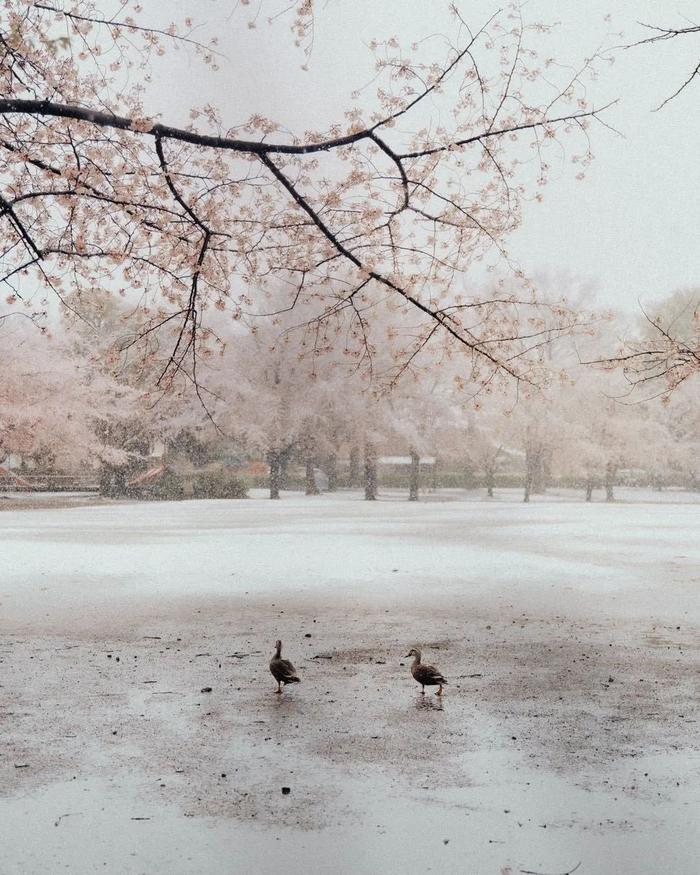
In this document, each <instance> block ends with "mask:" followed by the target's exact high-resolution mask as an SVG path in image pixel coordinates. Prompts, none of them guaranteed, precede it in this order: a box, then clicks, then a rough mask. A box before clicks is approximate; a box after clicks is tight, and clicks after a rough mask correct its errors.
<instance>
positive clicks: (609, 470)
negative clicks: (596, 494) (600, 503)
mask: <svg viewBox="0 0 700 875" xmlns="http://www.w3.org/2000/svg"><path fill="white" fill-rule="evenodd" d="M615 473H616V470H615V466H614V465H613V463H612V462H608V464H607V465H606V466H605V500H606V501H615V495H614V493H613V487H614V485H615Z"/></svg>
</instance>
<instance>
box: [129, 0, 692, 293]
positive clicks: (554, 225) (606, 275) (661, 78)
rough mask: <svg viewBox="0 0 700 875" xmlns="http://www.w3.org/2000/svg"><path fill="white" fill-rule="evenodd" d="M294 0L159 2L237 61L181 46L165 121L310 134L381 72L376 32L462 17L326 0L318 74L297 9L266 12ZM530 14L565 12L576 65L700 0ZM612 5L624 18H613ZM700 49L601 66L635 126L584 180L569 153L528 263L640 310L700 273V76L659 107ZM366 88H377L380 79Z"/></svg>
mask: <svg viewBox="0 0 700 875" xmlns="http://www.w3.org/2000/svg"><path fill="white" fill-rule="evenodd" d="M149 2H154V0H149ZM287 5H288V3H287V2H286V0H266V4H265V5H264V6H263V13H262V15H261V16H260V18H259V22H258V26H257V27H256V28H255V29H249V28H248V26H247V21H248V20H249V19H250V18H251V16H252V15H254V14H255V10H256V9H257V7H258V0H252V2H251V4H250V5H249V6H246V7H240V6H239V7H238V8H236V6H237V4H236V2H235V0H230V2H229V0H198V2H196V3H194V2H192V0H166V2H164V3H162V4H161V3H159V4H158V6H159V8H158V13H159V14H166V15H168V16H169V17H170V18H171V19H178V18H179V19H181V18H183V17H184V16H185V15H188V14H189V15H192V16H193V17H194V18H195V19H196V21H197V22H200V23H202V24H203V28H202V31H201V33H202V36H204V35H206V34H207V33H212V32H214V33H217V34H218V36H219V39H220V42H221V49H222V51H223V53H224V55H225V56H226V59H225V60H224V61H223V62H222V64H221V70H220V71H219V72H218V73H211V72H208V71H206V70H205V69H204V68H203V67H202V66H200V64H199V63H198V62H197V61H196V60H195V59H188V58H187V57H186V55H184V54H182V53H180V54H179V55H175V56H172V55H171V56H170V57H169V59H168V60H167V61H166V62H164V68H163V70H162V71H161V73H160V75H159V77H158V82H157V84H156V87H155V88H156V93H155V94H154V95H153V98H154V105H153V107H151V106H149V110H150V109H158V110H159V111H161V114H162V117H163V120H164V121H171V122H173V123H185V122H186V121H187V112H188V110H189V108H190V106H192V105H202V104H204V103H206V102H211V103H213V104H215V105H217V106H218V107H220V108H221V110H222V114H223V118H224V124H225V126H226V127H228V126H233V125H236V124H239V123H240V122H242V121H244V120H245V119H246V118H247V117H248V116H249V115H251V114H252V113H253V112H260V113H262V114H263V115H266V116H268V117H270V118H272V119H273V120H275V121H279V122H281V123H282V124H284V125H286V126H287V127H288V128H289V129H290V130H292V131H294V132H295V133H296V134H298V135H303V133H304V131H305V130H312V129H323V128H325V127H327V126H328V125H329V124H331V123H333V122H335V121H340V122H342V121H343V111H344V110H345V109H346V108H347V107H348V106H349V104H350V102H351V101H350V98H349V95H350V92H351V91H352V90H354V89H355V88H358V87H362V86H363V85H365V84H367V83H368V81H369V80H370V79H371V76H372V63H373V59H372V55H371V53H370V51H369V50H368V49H367V48H366V44H367V43H369V41H370V40H371V39H372V38H377V39H384V38H388V37H390V36H392V35H396V36H397V37H399V39H400V40H401V41H402V42H404V41H406V42H410V41H411V40H414V39H417V38H421V37H424V36H426V35H429V34H431V33H436V32H437V33H439V32H441V33H448V32H449V29H450V23H449V22H450V19H449V18H448V17H447V15H446V14H444V9H445V5H446V4H445V3H443V2H442V0H382V2H379V0H327V2H325V3H324V2H322V0H318V6H319V13H318V15H317V20H316V34H315V42H314V49H313V53H312V56H311V59H310V61H309V68H310V69H309V71H308V72H304V71H302V70H301V69H300V68H301V64H302V63H303V61H304V58H303V55H302V54H301V53H300V50H299V49H295V48H294V47H293V45H292V40H291V38H290V34H289V30H288V24H289V19H285V20H283V21H281V22H278V23H277V24H276V25H275V26H273V27H270V26H269V25H268V24H267V23H266V16H267V15H269V13H270V11H271V10H274V9H281V8H284V7H286V6H287ZM459 5H460V9H461V11H462V12H463V14H464V15H465V17H466V18H467V19H468V21H469V22H470V24H473V25H474V26H476V27H478V26H479V25H480V24H481V23H482V22H483V21H484V20H485V18H487V17H488V15H490V14H491V13H492V12H493V11H495V9H497V8H498V6H497V4H496V3H495V2H491V0H469V2H462V3H461V4H459ZM146 6H148V2H147V3H146ZM152 9H153V7H152ZM524 12H525V16H526V18H527V20H529V21H532V22H536V21H542V22H545V23H554V22H561V27H560V29H559V31H558V33H557V35H556V36H555V37H553V38H552V39H553V43H554V46H555V50H556V55H557V59H558V60H560V61H563V62H570V63H572V64H576V63H579V62H580V61H581V60H582V58H583V57H585V56H586V55H587V54H591V53H592V52H593V51H594V50H595V49H596V48H598V47H599V46H601V45H603V46H614V45H617V44H620V43H621V42H629V41H633V40H634V39H638V38H640V37H641V36H643V35H644V34H645V32H644V31H643V29H642V28H641V27H640V26H639V24H638V23H637V22H639V21H644V22H648V23H652V24H654V23H658V24H663V25H670V26H675V25H680V26H683V25H684V24H687V23H688V19H691V20H692V19H694V20H695V21H700V0H614V2H607V3H606V2H602V0H588V2H587V3H580V2H578V0H558V2H557V0H531V2H529V3H527V4H526V5H525V7H524ZM607 14H611V15H612V21H605V20H604V16H606V15H607ZM621 33H622V36H620V34H621ZM698 56H700V40H698V39H697V38H694V37H689V38H685V39H684V40H674V41H672V42H669V43H668V44H665V45H658V46H656V47H644V48H637V49H633V50H629V51H619V52H617V53H616V57H617V60H616V63H615V64H614V65H613V66H607V65H603V66H602V67H601V77H600V79H599V81H598V82H597V83H594V84H593V85H592V87H591V89H590V92H589V97H590V98H592V99H593V102H594V103H595V104H596V105H601V104H603V103H605V102H607V101H608V100H609V99H611V98H618V97H619V98H620V102H619V103H618V104H617V105H616V106H615V107H614V108H612V109H611V110H610V111H609V112H608V114H607V115H606V119H607V120H608V121H609V122H610V123H611V124H613V125H614V126H615V127H616V128H617V129H618V130H619V131H621V133H622V134H623V136H622V137H618V136H615V135H614V134H612V133H610V132H608V131H606V130H604V129H602V128H598V129H595V130H594V132H593V151H594V154H595V156H596V160H595V161H594V163H593V165H592V166H591V167H590V168H589V169H588V171H587V177H586V179H585V180H584V181H583V182H578V181H576V180H575V178H574V175H575V172H576V170H575V168H573V167H572V166H571V165H570V164H568V163H566V164H563V165H562V167H561V168H560V169H558V170H557V172H555V173H554V175H553V178H552V181H551V183H550V184H549V186H548V187H547V189H546V191H545V200H544V202H543V203H542V204H536V203H532V204H528V205H527V207H526V209H525V214H524V222H523V226H522V228H521V229H520V230H519V231H518V232H517V234H516V235H515V236H514V237H513V238H512V239H511V241H510V250H511V253H512V254H513V255H514V256H515V257H516V258H517V260H518V261H519V262H520V263H521V264H522V265H523V266H524V267H525V268H526V269H527V270H528V271H534V270H542V269H545V270H547V271H552V272H554V273H556V272H559V271H562V272H570V273H573V274H575V275H577V276H582V277H584V278H587V279H591V280H594V281H596V283H597V284H598V285H599V287H600V301H601V302H602V303H603V304H604V305H606V306H610V307H619V308H623V309H627V310H633V309H635V308H636V305H637V300H638V299H640V298H641V299H642V300H644V301H649V300H650V299H652V298H655V297H659V296H663V295H664V294H665V293H667V292H670V291H672V290H673V289H675V288H678V287H680V286H685V285H700V258H699V256H700V197H699V193H700V160H698V155H699V154H700V83H694V84H693V85H691V86H690V87H689V88H688V89H687V90H686V91H685V92H684V93H683V94H681V95H680V96H679V97H678V98H677V99H676V100H674V101H673V102H671V103H670V104H669V105H668V106H667V107H666V108H665V109H664V110H662V111H661V112H654V111H653V110H654V108H655V107H656V106H657V105H658V104H659V103H660V102H661V101H662V100H663V99H664V98H665V97H667V96H668V95H669V94H670V93H671V92H673V91H674V90H675V89H676V87H678V85H679V84H680V83H681V82H682V81H683V79H684V78H685V77H686V76H687V75H688V74H689V72H690V70H692V68H693V67H694V66H695V64H696V63H697V60H698ZM173 57H174V59H175V60H173ZM438 57H440V55H439V54H438ZM364 93H365V94H367V98H368V100H369V99H370V97H371V95H372V89H371V87H370V88H368V89H367V91H366V92H364Z"/></svg>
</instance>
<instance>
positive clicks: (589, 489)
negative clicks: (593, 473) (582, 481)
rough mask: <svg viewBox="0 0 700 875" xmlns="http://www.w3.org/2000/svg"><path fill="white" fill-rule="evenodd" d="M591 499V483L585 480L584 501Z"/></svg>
mask: <svg viewBox="0 0 700 875" xmlns="http://www.w3.org/2000/svg"><path fill="white" fill-rule="evenodd" d="M592 498H593V481H592V480H590V479H589V480H586V501H591V500H592Z"/></svg>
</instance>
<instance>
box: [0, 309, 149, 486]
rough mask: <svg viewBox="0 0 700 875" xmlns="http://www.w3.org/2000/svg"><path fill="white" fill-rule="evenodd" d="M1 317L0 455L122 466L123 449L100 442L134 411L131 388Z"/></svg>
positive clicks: (57, 342)
mask: <svg viewBox="0 0 700 875" xmlns="http://www.w3.org/2000/svg"><path fill="white" fill-rule="evenodd" d="M34 334H36V329H34V328H33V327H32V328H31V329H30V328H29V327H28V326H27V324H26V323H24V324H23V323H21V322H18V321H17V319H16V318H15V319H12V318H11V317H9V316H5V317H0V338H1V340H2V342H1V343H0V349H1V350H2V351H1V352H0V364H1V366H2V374H3V377H2V381H0V458H2V457H4V456H6V455H7V454H10V453H13V452H14V453H18V454H20V455H22V456H25V457H32V458H34V459H35V460H36V461H37V463H38V464H39V466H40V467H41V468H43V469H47V468H58V469H62V470H72V471H77V470H81V469H82V470H85V469H89V468H91V467H93V466H94V465H95V464H99V463H103V464H109V465H122V464H124V463H125V462H126V461H127V459H128V455H129V454H128V450H127V449H125V448H120V447H115V446H114V445H110V444H109V443H106V442H105V441H104V440H103V437H102V436H103V433H104V429H105V427H106V425H107V423H112V424H114V423H116V422H120V421H122V420H123V418H124V417H125V416H128V415H129V412H130V411H132V410H133V405H134V401H135V397H134V396H135V393H134V392H133V391H132V390H131V389H130V388H129V387H127V386H120V385H119V384H117V383H115V382H114V381H112V380H110V379H109V378H105V377H104V376H102V375H101V374H100V373H99V372H95V370H94V369H93V368H92V367H91V363H90V362H89V361H88V360H84V359H83V360H81V359H78V358H76V357H75V356H74V355H71V353H70V350H69V349H68V348H67V346H66V344H65V343H64V342H62V341H61V339H60V338H57V337H44V338H41V342H39V343H37V339H36V338H35V337H34V336H33V335H34Z"/></svg>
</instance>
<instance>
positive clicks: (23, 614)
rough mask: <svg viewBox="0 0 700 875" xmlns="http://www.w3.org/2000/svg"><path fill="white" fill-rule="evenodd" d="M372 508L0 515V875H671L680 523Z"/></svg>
mask: <svg viewBox="0 0 700 875" xmlns="http://www.w3.org/2000/svg"><path fill="white" fill-rule="evenodd" d="M399 497H400V496H399V494H398V493H394V494H390V495H387V496H386V499H387V500H383V501H379V502H376V503H367V502H363V501H362V500H361V499H360V496H359V494H347V493H345V494H338V495H333V496H330V495H326V496H319V497H313V498H305V497H303V496H299V495H291V496H286V497H285V498H284V499H283V500H282V501H280V502H270V501H265V500H263V499H262V498H261V497H260V496H257V495H256V496H254V497H253V498H251V499H250V500H248V501H238V502H235V501H231V502H228V501H197V502H194V501H192V502H182V503H153V504H150V503H149V504H147V503H141V504H107V505H96V506H89V507H68V508H64V509H54V508H51V509H27V510H7V511H5V512H3V513H1V514H0V555H1V556H2V575H0V733H1V735H0V847H1V848H2V850H1V852H0V853H1V855H2V857H1V861H2V862H0V872H2V873H3V875H5V873H6V872H7V873H13V875H14V873H21V875H33V873H54V872H59V871H65V872H70V873H88V872H97V871H100V872H107V873H115V875H117V873H119V875H121V873H142V872H143V873H149V875H151V873H213V875H218V873H231V872H236V873H238V872H241V873H256V875H257V873H261V875H265V873H272V872H279V871H284V872H285V873H288V875H297V873H309V872H314V873H331V872H332V873H336V875H345V873H347V875H365V873H367V875H370V873H372V875H374V873H379V872H382V873H409V875H410V873H423V872H429V871H432V872H435V873H464V875H472V873H494V875H499V873H501V872H508V871H512V873H513V875H515V873H518V872H520V871H525V870H530V871H535V872H543V873H556V872H565V871H567V870H570V869H572V868H573V867H574V866H575V865H576V864H577V863H579V862H580V864H581V865H580V867H579V868H578V869H577V872H579V873H581V875H607V873H610V875H628V873H629V875H647V873H648V875H652V873H653V875H658V873H662V872H669V873H670V872H673V873H674V875H685V873H687V875H694V873H696V872H697V871H698V864H697V860H698V858H700V824H699V822H698V818H697V810H698V805H699V803H700V736H699V734H698V726H699V725H700V724H699V723H698V721H699V720H700V695H699V693H700V671H699V668H700V666H699V664H698V663H699V647H700V638H699V636H698V631H699V629H700V600H699V599H698V590H699V589H700V544H699V540H698V537H697V532H698V524H699V523H700V507H698V497H697V496H696V495H692V494H681V493H662V494H661V495H659V494H657V493H652V492H641V491H638V490H623V491H620V492H619V497H620V499H621V500H620V501H618V502H617V503H615V504H612V505H607V504H604V503H600V502H596V503H593V504H589V505H586V504H584V503H583V502H581V501H580V500H576V501H575V500H573V499H574V498H575V496H574V494H573V493H567V492H560V493H555V494H551V495H548V496H546V497H537V498H536V499H535V500H533V502H532V503H531V504H529V505H524V504H522V503H521V502H520V501H519V500H518V498H519V496H518V494H517V493H516V492H515V491H514V492H506V493H503V492H502V493H500V494H499V495H498V496H497V498H496V500H494V501H488V500H485V499H484V498H483V496H482V495H481V494H478V493H462V492H459V491H454V492H448V491H445V492H440V493H435V494H428V495H426V499H427V500H426V501H424V502H420V503H418V504H412V503H408V502H405V501H399V500H398V499H399ZM277 637H280V638H282V639H283V641H284V644H285V655H287V656H288V657H290V658H291V659H293V660H294V662H295V664H296V666H297V669H298V670H299V673H300V675H301V677H302V683H301V684H299V685H295V686H294V687H291V688H288V689H287V691H286V692H285V693H284V695H283V696H281V697H278V696H275V695H274V694H273V693H272V691H273V689H274V682H273V680H272V678H271V676H270V674H269V672H268V670H267V661H268V659H269V655H270V654H271V650H272V646H273V644H274V641H275V639H276V638H277ZM414 644H421V645H423V646H424V648H425V657H426V658H427V659H429V660H430V661H434V662H436V663H437V664H438V665H439V666H440V668H441V669H442V670H443V672H444V673H445V674H446V676H447V677H448V679H449V682H450V683H449V686H448V688H447V693H446V695H445V697H444V699H443V700H442V701H439V700H437V699H436V698H435V697H434V696H432V695H431V696H426V697H425V698H423V697H421V696H420V695H419V693H418V692H417V688H416V686H415V684H414V682H413V680H412V678H411V677H410V674H409V671H408V662H409V660H407V659H405V658H404V655H405V653H406V652H407V650H408V649H409V648H410V647H411V646H413V645H414ZM206 687H211V688H212V689H211V692H201V691H202V690H203V689H204V688H206ZM282 787H289V788H290V792H289V793H286V794H283V793H282Z"/></svg>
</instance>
